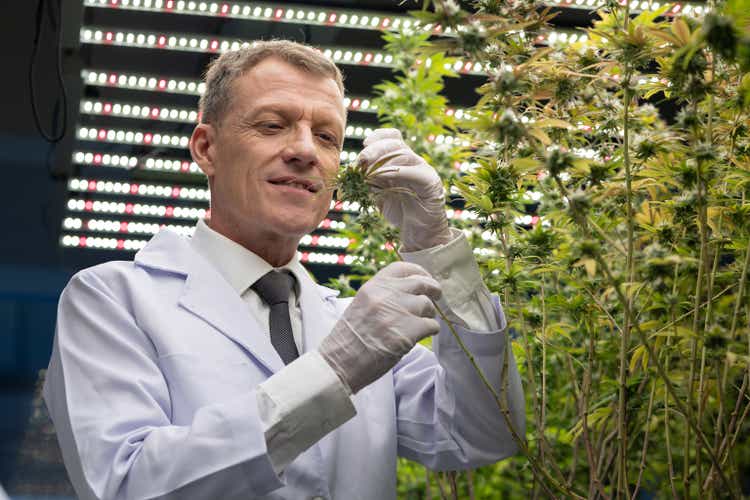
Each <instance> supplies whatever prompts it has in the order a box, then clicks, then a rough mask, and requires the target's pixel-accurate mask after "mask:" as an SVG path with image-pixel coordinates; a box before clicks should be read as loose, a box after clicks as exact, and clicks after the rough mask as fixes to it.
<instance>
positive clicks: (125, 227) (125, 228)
mask: <svg viewBox="0 0 750 500" xmlns="http://www.w3.org/2000/svg"><path fill="white" fill-rule="evenodd" d="M120 232H121V233H127V232H128V223H127V222H125V221H122V222H120Z"/></svg>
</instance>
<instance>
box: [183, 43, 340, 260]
mask: <svg viewBox="0 0 750 500" xmlns="http://www.w3.org/2000/svg"><path fill="white" fill-rule="evenodd" d="M231 96H232V97H231V100H230V105H229V108H228V110H227V112H226V113H225V115H224V116H223V117H221V118H220V119H219V122H218V123H217V124H212V125H211V126H210V129H211V131H210V132H209V133H208V136H209V137H211V140H210V141H209V142H210V146H209V147H208V150H207V154H206V156H207V158H208V159H209V162H210V165H207V166H204V165H201V166H202V167H204V171H205V172H206V174H207V175H208V176H209V180H210V183H211V212H212V215H211V217H212V224H211V225H212V226H214V227H215V228H217V227H218V228H220V232H223V233H224V234H225V235H226V236H229V237H230V238H232V239H234V240H235V241H238V242H240V243H241V244H245V246H248V243H250V244H254V243H253V242H252V241H251V240H253V239H257V238H265V239H270V240H274V241H275V240H280V241H284V242H291V241H292V240H294V246H296V243H297V242H298V241H299V238H300V237H302V236H303V235H304V234H306V233H308V232H310V231H312V230H313V229H315V228H316V227H317V226H318V224H319V223H320V221H321V220H322V219H323V218H324V217H325V214H326V213H327V212H328V208H329V205H330V202H331V193H332V191H331V189H330V183H331V181H332V179H333V178H334V176H335V175H336V171H337V170H338V165H339V153H340V150H341V146H342V144H343V140H344V127H345V123H346V117H345V111H344V107H343V96H342V95H341V92H340V90H339V88H338V86H337V85H336V82H335V81H334V80H333V79H331V78H327V77H321V76H317V75H313V74H310V73H307V72H304V71H302V70H299V69H297V68H295V67H294V66H291V65H289V64H287V63H285V62H283V61H281V60H278V59H275V58H271V59H266V60H264V61H262V62H261V63H259V64H258V65H257V66H255V67H254V68H252V69H251V70H249V71H248V72H247V73H245V74H244V75H243V76H241V77H240V78H238V79H237V80H235V82H234V83H233V86H232V93H231ZM194 139H195V135H194ZM326 185H327V186H326ZM214 223H215V224H214ZM227 233H229V234H227Z"/></svg>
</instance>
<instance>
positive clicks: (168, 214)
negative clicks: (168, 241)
mask: <svg viewBox="0 0 750 500" xmlns="http://www.w3.org/2000/svg"><path fill="white" fill-rule="evenodd" d="M164 215H165V216H166V217H172V216H174V207H167V209H166V211H165V212H164Z"/></svg>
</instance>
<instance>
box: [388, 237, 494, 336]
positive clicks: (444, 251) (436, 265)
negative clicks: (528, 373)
mask: <svg viewBox="0 0 750 500" xmlns="http://www.w3.org/2000/svg"><path fill="white" fill-rule="evenodd" d="M451 233H452V236H453V239H452V240H451V241H449V242H448V243H446V244H444V245H438V246H435V247H432V248H427V249H424V250H418V251H416V252H401V256H402V257H403V259H404V260H405V261H406V262H411V263H414V264H419V265H420V266H422V267H423V268H424V269H425V270H426V271H427V272H428V273H430V274H431V275H432V277H433V278H435V279H436V280H437V281H438V282H439V283H440V286H441V288H442V290H443V294H442V296H441V298H440V299H439V301H438V305H439V306H440V308H441V309H442V310H443V312H445V314H446V315H447V316H448V318H449V319H450V320H451V321H452V322H453V323H454V324H457V325H460V326H463V327H466V328H469V329H471V330H474V331H477V332H492V331H496V330H498V329H499V328H500V325H499V324H498V322H497V318H496V316H497V315H496V313H495V308H494V305H493V303H492V295H491V294H490V292H489V290H487V287H486V286H485V285H484V282H483V281H482V276H481V275H480V273H479V268H478V267H477V263H476V260H475V259H474V254H473V253H472V250H471V246H470V245H469V242H468V241H467V240H466V237H465V236H464V234H463V233H462V232H461V231H460V230H458V229H455V228H453V229H451Z"/></svg>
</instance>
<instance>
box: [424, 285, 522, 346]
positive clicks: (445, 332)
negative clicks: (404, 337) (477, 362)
mask: <svg viewBox="0 0 750 500" xmlns="http://www.w3.org/2000/svg"><path fill="white" fill-rule="evenodd" d="M491 303H492V307H493V309H494V320H495V322H496V323H497V325H499V328H497V329H494V330H491V331H488V332H486V331H477V330H471V329H469V328H466V327H464V326H461V325H455V324H454V325H453V328H454V329H455V330H456V334H458V336H459V337H460V338H461V341H462V342H463V343H464V346H466V348H467V349H468V350H469V352H471V353H472V354H474V355H476V356H489V357H494V356H497V355H499V354H502V353H503V352H504V349H505V345H506V343H507V338H508V335H507V333H506V331H505V330H506V321H505V315H504V314H503V309H502V307H501V306H500V301H499V300H498V298H497V297H495V296H494V295H493V296H492V298H491ZM437 340H438V342H437V344H438V345H437V346H436V349H435V350H436V351H437V352H442V353H445V354H447V353H449V352H450V353H457V354H459V353H460V355H461V356H459V357H463V350H462V349H461V346H460V345H459V344H458V342H457V341H456V339H455V337H454V336H453V334H452V333H451V331H450V329H449V328H448V326H447V325H443V326H442V328H441V331H440V334H439V335H438V339H437ZM433 346H434V344H433Z"/></svg>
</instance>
